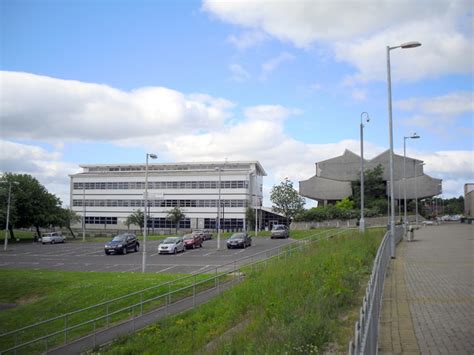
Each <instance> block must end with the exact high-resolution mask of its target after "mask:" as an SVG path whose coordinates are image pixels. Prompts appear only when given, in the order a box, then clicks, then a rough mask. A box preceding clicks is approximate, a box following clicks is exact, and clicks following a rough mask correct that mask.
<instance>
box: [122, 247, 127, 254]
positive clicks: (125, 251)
mask: <svg viewBox="0 0 474 355" xmlns="http://www.w3.org/2000/svg"><path fill="white" fill-rule="evenodd" d="M122 254H123V255H125V254H127V247H124V248H123V249H122Z"/></svg>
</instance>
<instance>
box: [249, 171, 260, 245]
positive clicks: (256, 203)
mask: <svg viewBox="0 0 474 355" xmlns="http://www.w3.org/2000/svg"><path fill="white" fill-rule="evenodd" d="M250 176H255V191H252V194H251V197H250V199H251V205H253V196H254V195H255V236H256V237H257V236H258V195H257V176H258V175H257V171H256V170H253V171H251V172H250ZM250 183H251V182H250V179H249V184H250ZM249 188H250V187H249ZM252 190H253V189H252Z"/></svg>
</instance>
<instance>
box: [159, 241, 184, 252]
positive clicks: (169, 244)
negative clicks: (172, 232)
mask: <svg viewBox="0 0 474 355" xmlns="http://www.w3.org/2000/svg"><path fill="white" fill-rule="evenodd" d="M184 250H185V248H184V241H183V238H182V237H168V238H166V239H165V240H163V241H162V242H161V243H160V245H158V253H160V254H176V253H179V252H180V251H184Z"/></svg>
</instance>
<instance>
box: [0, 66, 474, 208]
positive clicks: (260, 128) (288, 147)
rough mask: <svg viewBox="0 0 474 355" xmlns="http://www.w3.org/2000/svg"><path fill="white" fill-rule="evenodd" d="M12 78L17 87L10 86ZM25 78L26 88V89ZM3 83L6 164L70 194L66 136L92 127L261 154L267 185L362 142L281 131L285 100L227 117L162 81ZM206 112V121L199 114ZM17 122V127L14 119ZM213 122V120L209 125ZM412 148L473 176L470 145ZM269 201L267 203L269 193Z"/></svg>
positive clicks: (189, 151) (98, 135)
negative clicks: (313, 140) (310, 140)
mask: <svg viewBox="0 0 474 355" xmlns="http://www.w3.org/2000/svg"><path fill="white" fill-rule="evenodd" d="M7 76H8V75H7ZM4 77H5V76H3V78H4ZM22 83H24V85H22ZM12 86H17V88H13V89H12ZM23 86H24V92H22V90H21V88H22V87H23ZM2 87H3V88H6V89H7V95H6V96H5V95H4V96H5V97H2V117H1V118H2V124H3V123H4V122H7V123H8V125H3V127H2V129H3V131H2V138H3V141H2V143H1V147H0V148H1V152H0V161H1V166H2V170H3V171H11V172H24V173H30V174H32V175H33V176H35V177H37V178H38V179H39V180H40V181H41V182H42V183H44V184H45V186H47V188H48V189H49V190H50V191H51V192H53V193H56V194H58V195H59V196H60V197H61V199H63V201H65V202H67V201H68V198H69V197H68V191H69V179H68V177H67V175H68V174H70V173H74V172H76V171H77V170H78V165H76V164H74V163H69V162H65V161H62V159H63V158H62V153H61V150H62V149H63V148H62V144H63V143H67V142H68V141H71V140H73V139H90V137H89V136H90V134H91V132H92V131H93V132H92V133H93V135H92V138H93V139H100V140H105V141H109V142H112V143H111V144H117V145H122V146H131V147H147V149H150V151H155V152H160V158H161V157H162V159H163V160H165V161H166V160H168V161H205V160H208V161H209V160H211V161H212V160H220V161H223V160H224V159H226V158H227V159H228V160H259V161H260V162H261V163H262V165H263V166H264V168H265V169H266V170H267V172H268V173H269V176H268V177H267V178H265V191H269V189H270V188H271V186H273V185H274V184H278V183H279V182H280V181H281V179H283V178H284V177H289V178H290V179H291V180H292V181H293V182H294V184H295V186H297V185H298V181H300V180H305V179H308V178H309V177H311V176H313V175H314V173H315V172H314V163H315V162H317V161H321V160H324V159H328V158H331V157H334V156H338V155H340V154H342V153H343V151H344V149H346V148H347V149H351V150H353V151H354V152H358V150H359V142H358V141H357V140H344V141H340V142H336V143H333V144H307V143H304V142H301V141H298V140H296V139H293V138H292V137H289V136H288V135H287V134H286V133H285V131H284V124H285V120H287V119H288V118H290V117H291V116H293V115H297V114H298V113H300V110H298V109H295V108H288V107H284V106H281V105H258V106H253V107H247V108H244V117H243V118H241V119H240V120H236V121H234V122H229V121H228V120H227V121H226V117H230V116H231V115H232V110H231V108H232V106H233V104H232V103H230V102H229V101H228V100H225V99H220V98H214V97H212V96H209V95H205V94H194V95H183V94H181V93H179V92H176V91H173V90H168V89H165V88H144V89H140V90H136V91H134V92H132V93H125V92H122V91H120V90H116V89H113V88H110V87H107V86H102V85H95V84H84V83H80V82H70V81H64V80H57V79H51V78H46V77H38V76H34V75H26V74H24V75H23V74H18V73H15V75H13V79H11V78H10V79H9V84H8V85H6V84H5V81H4V82H2ZM32 87H33V88H34V90H33V89H32ZM4 92H5V90H4ZM13 94H15V95H18V97H15V96H14V95H13ZM12 95H13V96H12ZM153 98H157V99H159V100H161V102H164V100H165V99H169V102H168V103H167V104H166V105H165V106H166V107H165V108H162V107H159V106H156V105H155V104H154V101H153ZM4 107H5V109H3V108H4ZM130 107H132V108H133V109H130ZM123 110H125V111H126V113H127V114H131V115H132V116H133V119H134V120H132V119H131V118H129V117H128V116H127V115H126V114H124V113H123V112H122V111H123ZM155 110H165V111H166V112H167V116H170V117H163V119H162V120H161V121H159V123H156V122H154V117H155ZM161 112H163V111H161ZM101 113H102V114H101ZM111 113H114V114H116V115H118V116H115V115H112V114H111ZM89 114H90V115H91V116H92V119H91V118H89V117H88V115H89ZM189 116H190V117H189ZM37 117H40V118H41V120H40V121H39V122H36V121H35V118H37ZM120 119H122V120H123V121H120ZM15 120H16V121H15ZM137 120H140V121H139V123H140V124H137ZM203 120H209V121H208V122H207V121H206V122H201V121H203ZM15 122H16V127H13V126H15ZM178 123H179V124H182V125H184V126H186V125H189V126H191V129H182V127H181V128H180V129H171V128H170V127H176V124H178ZM212 124H215V125H214V126H213V127H209V126H210V125H212ZM55 125H57V126H59V127H56V126H55ZM80 125H86V127H79V126H80ZM157 125H162V126H164V127H165V128H164V129H162V128H161V127H158V126H157ZM194 125H195V126H194ZM117 126H118V127H119V128H117ZM132 126H133V127H132ZM134 126H141V127H140V128H139V129H138V128H135V127H134ZM25 128H28V130H25ZM25 131H26V133H25ZM50 131H52V132H50ZM110 131H112V132H113V133H112V134H111V133H110ZM124 132H125V133H124ZM25 136H27V137H29V138H32V139H35V138H36V139H38V137H40V139H41V140H43V141H45V140H46V141H47V140H49V139H53V140H54V142H58V137H60V139H59V144H57V145H54V148H53V151H48V150H46V149H45V148H41V147H39V146H35V145H33V144H30V145H26V144H20V143H14V142H11V141H8V140H7V139H8V138H10V137H11V138H13V139H21V138H23V137H25ZM84 144H87V143H84ZM365 146H366V156H367V158H368V159H370V158H371V157H373V156H375V155H376V154H379V153H381V152H382V151H383V150H385V148H382V147H379V146H376V145H374V144H371V143H370V142H368V141H367V142H365ZM414 156H417V157H420V158H421V159H423V160H425V161H426V162H427V163H428V165H427V167H426V169H427V171H432V172H433V174H432V175H433V176H434V177H443V179H446V180H448V179H449V180H455V179H459V178H460V177H461V178H465V179H466V180H471V181H472V180H473V179H474V177H473V175H472V167H473V166H474V164H472V152H465V151H461V152H437V153H432V154H431V153H419V154H414ZM78 163H82V162H78ZM429 169H433V170H429ZM459 191H462V187H460V188H459ZM459 191H458V192H459ZM454 192H456V191H453V194H454ZM447 193H450V192H449V191H448V192H447ZM265 203H266V204H268V203H269V200H268V195H267V196H266V200H265Z"/></svg>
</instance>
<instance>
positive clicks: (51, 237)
mask: <svg viewBox="0 0 474 355" xmlns="http://www.w3.org/2000/svg"><path fill="white" fill-rule="evenodd" d="M65 240H66V238H64V237H63V236H62V235H61V233H58V232H52V233H46V234H43V236H42V237H41V243H42V244H46V243H50V244H54V243H64V241H65Z"/></svg>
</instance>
